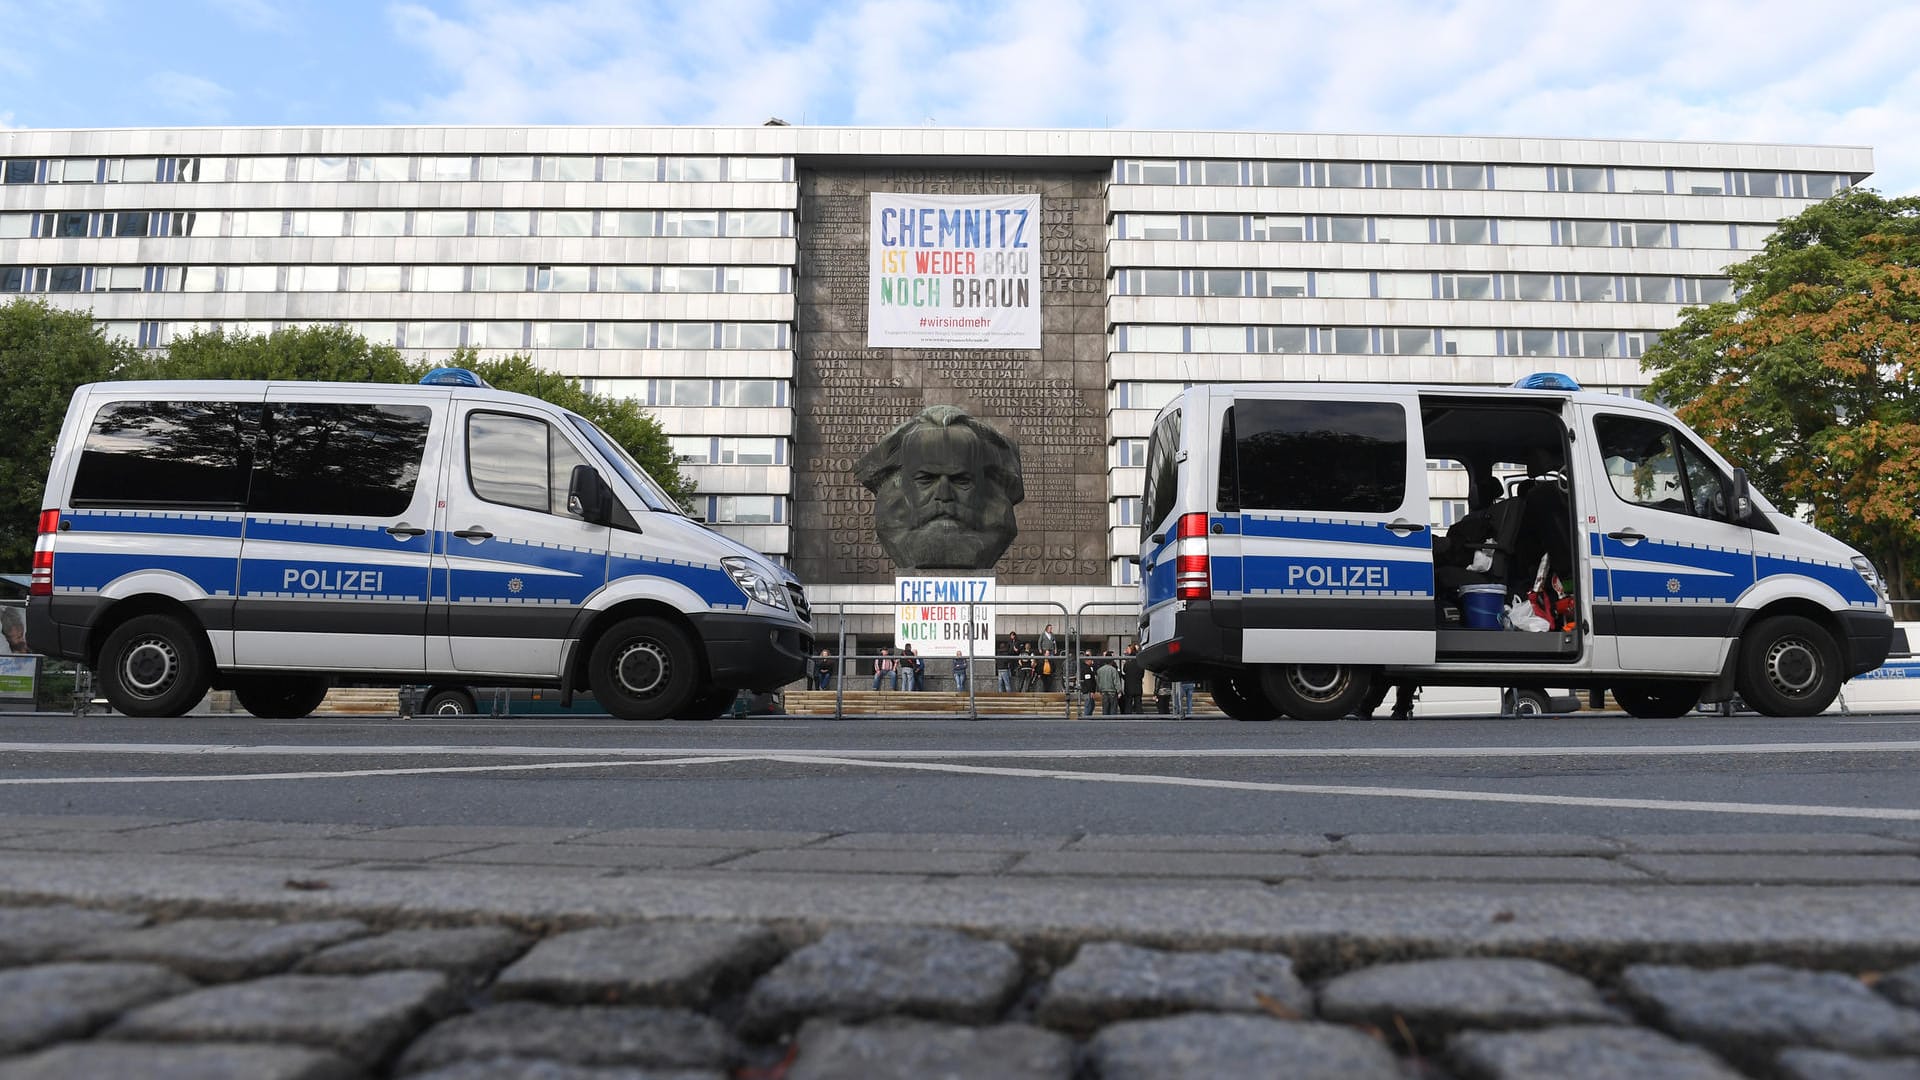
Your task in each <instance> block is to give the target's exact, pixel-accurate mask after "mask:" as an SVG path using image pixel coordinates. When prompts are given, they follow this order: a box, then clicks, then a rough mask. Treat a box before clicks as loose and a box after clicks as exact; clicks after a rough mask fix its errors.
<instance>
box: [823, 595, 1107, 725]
mask: <svg viewBox="0 0 1920 1080" xmlns="http://www.w3.org/2000/svg"><path fill="white" fill-rule="evenodd" d="M898 606H899V605H898V604H897V603H896V602H894V601H892V600H856V601H839V602H834V601H825V602H816V603H814V605H813V627H814V642H815V643H816V644H818V643H819V641H820V639H821V637H822V636H823V623H824V622H825V621H826V618H827V617H832V618H833V619H834V620H835V622H836V625H835V627H834V633H835V637H836V640H837V642H838V646H839V647H838V648H836V649H835V650H834V654H833V662H834V680H833V686H834V697H833V718H834V719H835V720H844V719H846V717H847V712H846V701H847V677H848V675H849V674H853V675H856V676H857V675H858V674H859V672H858V669H859V668H860V667H861V666H862V665H863V664H871V663H872V662H873V661H876V660H880V659H882V656H881V654H880V653H860V652H856V653H852V654H849V653H848V652H847V634H848V621H849V616H860V615H869V616H885V618H882V619H879V620H877V621H878V622H879V623H880V624H882V625H891V622H892V616H893V613H894V609H895V608H897V607H898ZM956 606H961V607H965V608H966V609H967V622H968V623H969V624H972V623H974V622H976V621H978V620H977V619H976V618H975V616H976V615H978V614H979V611H980V609H981V608H989V609H991V610H992V612H993V614H994V616H995V618H996V620H997V618H998V617H999V616H1000V615H1002V614H1004V613H1006V612H1007V611H1008V609H1031V610H1039V611H1044V612H1046V613H1048V614H1051V613H1053V612H1056V611H1057V612H1059V613H1060V622H1061V624H1062V625H1066V624H1067V622H1068V611H1067V606H1066V605H1065V604H1062V603H1059V602H1057V601H1052V600H996V601H994V602H993V603H991V604H981V603H978V602H975V601H966V602H964V603H962V604H960V605H956ZM993 648H994V650H995V651H993V652H991V653H987V654H984V655H983V654H979V653H976V652H975V651H974V650H973V649H972V648H971V647H969V648H968V649H967V654H968V655H967V668H968V671H967V718H968V719H970V720H978V719H980V697H979V691H978V687H979V683H980V678H979V672H977V671H975V670H974V666H975V665H976V664H977V663H978V662H979V661H981V660H987V659H991V661H992V663H993V668H992V671H993V674H994V676H995V678H996V679H997V678H998V676H999V665H1000V662H1001V661H1002V660H1007V661H1010V662H1013V663H1018V662H1019V660H1020V656H1021V654H1018V653H1015V654H1011V655H1010V654H1006V653H1001V652H999V651H998V648H999V646H998V643H997V641H996V642H995V644H994V646H993ZM914 655H915V659H916V660H918V661H919V663H920V665H921V667H922V669H923V672H924V668H925V666H926V662H927V660H928V659H929V657H928V656H926V655H923V654H919V653H916V654H914ZM891 658H892V659H894V660H895V661H896V662H897V661H898V659H899V657H898V656H897V655H896V656H893V657H891ZM816 659H817V658H816ZM1034 659H1036V660H1038V656H1037V655H1036V656H1034ZM849 663H851V665H852V667H853V669H854V670H853V671H851V672H850V671H849V670H848V667H849ZM895 676H896V678H897V677H898V668H896V669H895ZM995 685H996V686H997V685H998V683H997V682H996V684H995ZM989 715H991V714H989ZM1061 718H1062V719H1065V720H1071V719H1073V698H1072V695H1071V694H1069V695H1067V696H1066V698H1065V700H1064V702H1063V703H1062V717H1061Z"/></svg>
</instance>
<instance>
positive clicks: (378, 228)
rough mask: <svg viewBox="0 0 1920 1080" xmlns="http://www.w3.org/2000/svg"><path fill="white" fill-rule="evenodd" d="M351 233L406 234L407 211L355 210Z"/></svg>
mask: <svg viewBox="0 0 1920 1080" xmlns="http://www.w3.org/2000/svg"><path fill="white" fill-rule="evenodd" d="M353 235H355V236H405V235H407V212H406V211H405V210H355V211H354V212H353Z"/></svg>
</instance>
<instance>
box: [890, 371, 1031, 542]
mask: <svg viewBox="0 0 1920 1080" xmlns="http://www.w3.org/2000/svg"><path fill="white" fill-rule="evenodd" d="M854 475H855V476H857V477H859V479H860V483H862V484H864V485H866V488H867V490H868V491H871V492H873V518H874V530H875V532H877V533H878V534H879V537H880V546H881V547H883V548H885V549H886V551H887V555H888V556H890V557H891V558H892V559H893V561H894V563H895V564H897V565H898V566H899V567H900V568H901V569H903V570H990V569H992V568H993V564H994V563H996V562H998V561H999V560H1000V556H1001V555H1003V554H1005V553H1006V550H1007V545H1008V544H1011V543H1013V538H1014V536H1015V535H1016V534H1018V532H1019V529H1018V528H1017V527H1016V526H1015V525H1014V523H1013V508H1014V506H1015V505H1016V504H1017V503H1019V502H1020V501H1021V500H1022V499H1025V498H1026V497H1027V490H1026V484H1025V482H1024V481H1022V480H1021V478H1020V448H1019V447H1017V446H1015V445H1014V444H1013V443H1012V442H1010V441H1008V439H1007V437H1006V436H1004V435H1002V434H1000V433H999V432H998V431H995V430H994V429H993V428H991V427H989V426H987V425H986V424H984V423H982V422H980V421H979V420H976V419H974V418H973V417H971V416H968V415H967V414H966V412H965V410H962V409H959V408H956V407H955V406H952V405H933V406H930V407H928V408H927V409H925V410H923V411H922V412H921V413H920V415H919V416H916V417H914V418H913V419H911V420H909V421H907V422H906V423H904V424H901V425H900V426H899V427H897V428H894V429H893V430H892V431H890V432H888V433H887V435H886V437H885V438H883V439H881V440H880V441H879V443H877V444H875V446H874V447H873V449H871V450H869V451H867V452H866V453H865V454H864V455H862V456H861V458H860V460H859V461H858V462H856V463H855V465H854Z"/></svg>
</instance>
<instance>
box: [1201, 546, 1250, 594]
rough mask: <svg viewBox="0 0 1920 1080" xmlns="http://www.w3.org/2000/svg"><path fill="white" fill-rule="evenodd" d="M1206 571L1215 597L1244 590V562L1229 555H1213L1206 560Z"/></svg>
mask: <svg viewBox="0 0 1920 1080" xmlns="http://www.w3.org/2000/svg"><path fill="white" fill-rule="evenodd" d="M1207 570H1208V573H1209V578H1210V581H1211V584H1212V588H1213V593H1214V595H1215V596H1218V595H1220V594H1221V593H1237V592H1242V591H1244V590H1245V589H1246V583H1245V575H1246V561H1245V560H1244V559H1242V558H1239V557H1236V556H1229V555H1215V556H1213V557H1212V558H1210V559H1208V560H1207Z"/></svg>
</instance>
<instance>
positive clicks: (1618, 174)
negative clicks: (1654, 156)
mask: <svg viewBox="0 0 1920 1080" xmlns="http://www.w3.org/2000/svg"><path fill="white" fill-rule="evenodd" d="M1613 190H1615V191H1630V192H1637V193H1640V194H1644V195H1665V194H1666V193H1667V170H1665V169H1615V170H1613Z"/></svg>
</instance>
